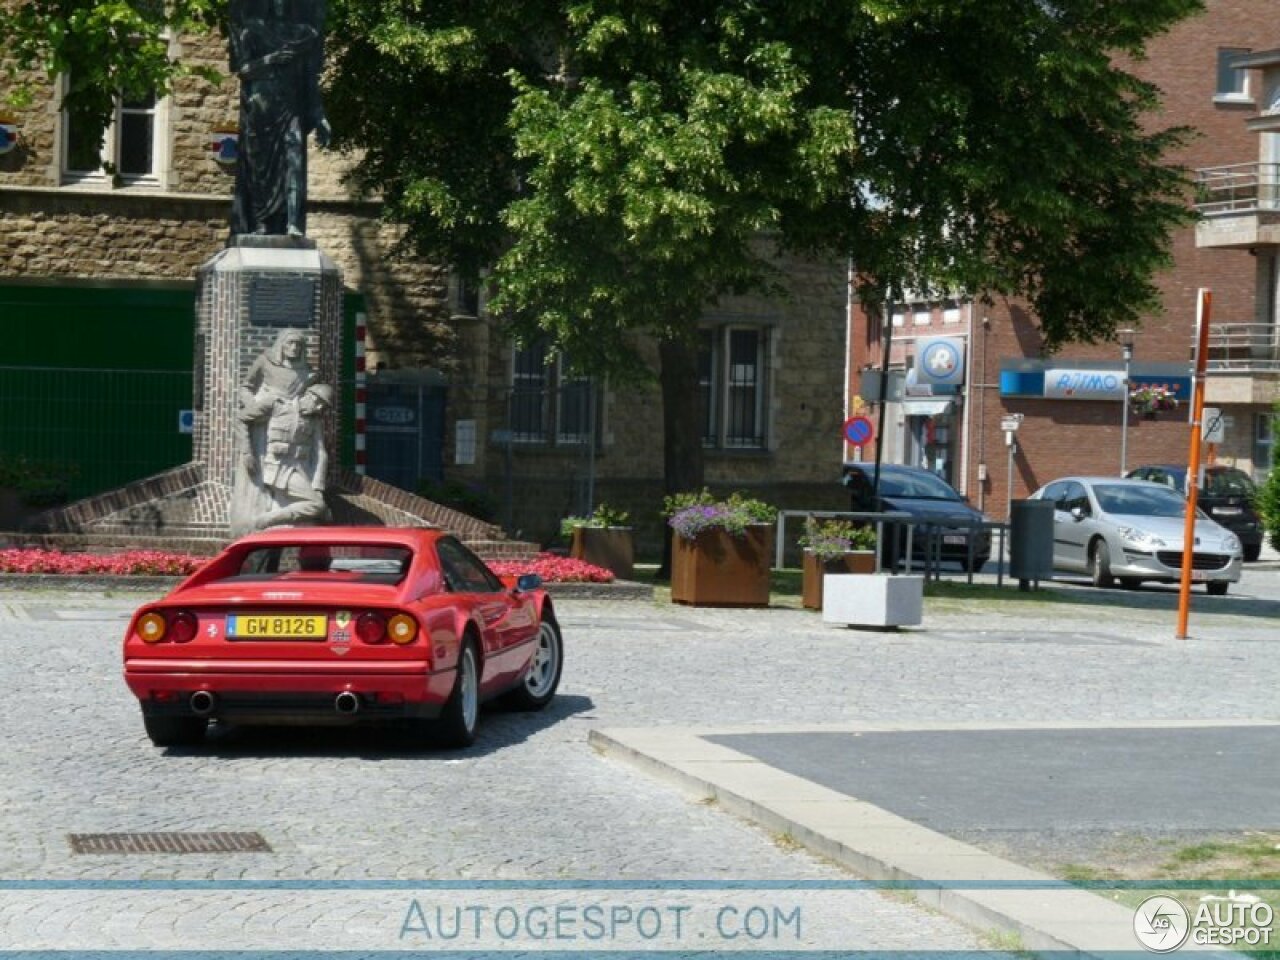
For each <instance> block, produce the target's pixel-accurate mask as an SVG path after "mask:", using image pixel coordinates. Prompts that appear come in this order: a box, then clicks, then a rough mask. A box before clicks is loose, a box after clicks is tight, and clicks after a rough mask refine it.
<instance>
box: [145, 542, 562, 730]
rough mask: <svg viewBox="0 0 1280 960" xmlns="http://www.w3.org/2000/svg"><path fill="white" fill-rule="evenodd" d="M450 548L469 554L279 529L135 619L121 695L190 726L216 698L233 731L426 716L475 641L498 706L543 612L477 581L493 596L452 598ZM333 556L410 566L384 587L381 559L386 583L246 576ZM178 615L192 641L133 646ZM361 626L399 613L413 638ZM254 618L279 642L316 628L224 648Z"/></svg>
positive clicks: (524, 660) (327, 573) (327, 574)
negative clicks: (190, 624) (268, 560)
mask: <svg viewBox="0 0 1280 960" xmlns="http://www.w3.org/2000/svg"><path fill="white" fill-rule="evenodd" d="M446 539H447V540H449V541H450V543H451V549H452V550H453V551H454V553H455V554H456V553H457V552H459V551H461V553H464V554H465V553H466V551H465V550H462V549H461V548H460V547H459V545H457V543H456V541H453V540H452V538H449V537H448V536H447V535H446V534H444V533H443V532H441V531H437V530H426V529H394V528H378V527H318V528H288V529H281V530H272V531H267V532H264V533H260V534H254V535H251V536H248V537H245V538H242V539H241V540H238V541H236V542H235V543H233V544H231V545H230V546H229V547H227V549H226V550H224V551H223V552H222V553H221V554H219V555H218V556H217V557H215V558H214V559H213V560H211V561H210V562H209V563H208V564H207V565H206V566H204V567H202V568H201V569H200V570H199V571H197V572H196V573H194V574H193V575H192V576H190V577H188V578H187V579H186V580H185V581H184V582H183V583H181V584H179V585H178V586H177V587H176V588H175V589H174V590H173V591H172V592H171V593H169V594H168V595H167V596H166V597H164V598H163V599H162V600H160V601H158V602H155V603H149V604H146V605H145V606H143V607H141V608H139V609H138V610H137V611H136V612H135V614H134V616H133V618H132V620H131V621H130V623H129V627H128V630H127V632H126V634H125V640H124V651H123V652H124V678H125V682H126V683H127V684H128V686H129V689H130V690H131V691H132V692H133V693H134V695H135V696H137V697H138V699H139V701H140V702H141V704H142V707H143V712H144V714H149V713H150V714H154V715H183V714H184V713H185V715H191V713H190V711H191V707H190V706H189V705H190V704H191V702H192V701H191V696H192V694H194V693H196V692H197V691H205V692H207V693H209V694H212V695H213V703H214V708H213V710H212V711H211V712H210V713H209V714H208V715H209V716H212V717H215V718H219V719H224V720H231V721H236V720H240V721H244V722H259V721H264V720H265V721H281V722H298V721H304V722H305V721H314V722H356V721H357V720H358V719H394V718H397V717H431V716H434V715H436V714H437V713H438V712H439V710H440V709H441V707H442V706H443V705H444V703H445V702H446V700H448V698H449V696H450V693H451V691H452V690H453V687H454V682H455V676H456V669H457V663H458V657H459V651H460V649H461V644H462V638H463V637H464V635H465V634H466V632H467V631H468V629H472V630H473V631H474V634H475V636H476V637H478V639H479V654H480V661H481V663H480V682H479V692H480V696H481V699H487V698H489V697H492V696H495V695H497V694H499V693H502V692H503V691H505V690H507V689H510V688H512V687H513V686H514V685H516V684H518V683H520V682H521V680H522V678H523V676H524V673H525V671H526V670H527V669H528V668H529V666H530V663H531V660H532V657H533V654H534V650H535V646H536V639H537V636H538V631H539V629H540V625H541V620H542V617H543V615H544V613H547V612H549V601H548V599H547V597H546V594H545V592H544V591H543V590H541V589H534V590H528V591H517V590H515V589H513V584H512V583H511V582H508V581H501V580H498V579H496V578H493V575H492V574H491V573H489V572H488V570H487V568H485V569H484V574H485V575H487V576H488V577H489V578H493V580H492V583H493V584H496V585H497V588H496V589H495V588H493V587H492V586H489V587H486V588H485V589H479V590H469V589H456V588H455V589H450V587H449V585H448V584H447V583H446V580H447V577H446V575H445V574H444V573H443V572H442V561H441V558H440V555H439V553H438V549H437V547H438V544H439V543H440V542H441V541H442V540H446ZM335 547H336V548H339V549H340V550H342V551H345V552H346V553H347V554H353V555H359V554H360V553H361V552H362V551H367V552H373V553H378V552H379V551H381V552H382V553H384V554H385V553H387V552H388V551H396V552H397V555H399V554H404V555H405V556H406V558H407V559H406V561H405V562H406V563H407V569H405V568H404V567H403V566H401V567H400V568H399V569H398V570H395V571H394V572H393V573H390V574H388V573H386V572H385V567H386V564H387V561H386V560H383V561H380V562H382V563H383V572H377V573H372V574H370V573H362V572H361V571H360V570H359V569H356V570H347V569H342V570H338V569H327V570H324V571H321V572H309V571H306V570H301V569H296V570H287V571H284V572H280V571H274V570H273V571H271V572H268V573H245V572H244V568H243V565H244V564H245V562H246V559H247V558H251V557H253V556H269V555H274V556H276V557H277V558H278V557H279V556H280V555H281V552H285V553H287V552H288V551H291V550H292V551H295V556H296V551H298V550H305V549H333V548H335ZM255 551H257V553H255ZM467 559H468V561H470V560H474V559H475V558H474V557H472V556H471V555H470V554H467ZM331 562H332V563H334V564H337V563H338V562H339V561H337V560H333V561H331ZM359 562H360V561H359V560H358V559H357V560H356V561H354V563H356V564H358V563H359ZM374 562H375V563H377V562H379V561H374ZM476 563H479V561H476ZM393 566H394V564H393ZM480 566H483V564H480ZM468 569H470V568H468ZM477 576H479V574H477ZM396 578H398V582H394V581H396ZM179 611H184V612H186V613H187V614H190V615H192V616H193V617H194V619H195V630H194V636H193V637H192V638H191V639H190V640H187V641H186V642H172V640H171V639H170V637H171V636H173V635H174V634H175V631H174V630H173V629H172V626H170V628H169V629H168V630H167V631H166V633H165V636H164V638H163V639H162V640H161V641H160V642H147V641H145V640H143V639H142V636H141V634H140V627H139V624H140V622H141V621H142V619H143V617H144V616H146V615H147V614H151V613H158V614H160V615H162V616H164V617H165V618H166V620H167V621H168V622H170V624H172V618H173V617H174V615H175V614H176V613H177V612H179ZM365 613H376V614H380V615H381V616H382V617H383V618H384V619H386V620H389V619H390V618H391V617H392V616H395V615H397V614H407V615H408V616H410V617H412V618H413V622H414V624H415V625H416V635H415V636H414V638H413V640H412V642H409V643H405V644H396V643H392V642H390V641H389V640H383V641H382V642H378V643H368V642H365V641H363V640H362V639H361V638H360V636H359V634H358V631H357V629H356V624H357V621H358V619H359V618H360V616H361V615H362V614H365ZM253 615H259V616H265V617H266V618H267V621H268V622H269V621H272V620H274V621H275V622H276V623H280V624H284V627H285V629H286V630H287V629H289V627H290V626H291V625H292V626H296V627H298V628H299V633H305V632H306V630H305V629H302V626H301V625H302V624H303V621H302V619H301V618H302V617H306V616H311V617H318V618H323V621H322V623H323V625H322V627H319V628H318V629H317V630H316V631H315V634H314V635H312V636H306V637H303V636H286V637H278V638H258V637H254V638H251V639H245V638H238V637H235V636H232V635H231V628H232V624H233V620H232V618H233V617H249V616H253ZM320 623H321V621H320V620H316V621H313V623H312V624H311V625H319V624H320ZM344 692H351V693H355V694H356V695H357V696H358V697H359V698H360V701H361V704H362V706H363V707H364V709H361V710H360V711H359V715H356V714H352V715H345V716H344V715H343V714H340V713H338V712H336V711H335V710H334V708H333V698H334V697H335V696H336V695H338V694H340V693H344Z"/></svg>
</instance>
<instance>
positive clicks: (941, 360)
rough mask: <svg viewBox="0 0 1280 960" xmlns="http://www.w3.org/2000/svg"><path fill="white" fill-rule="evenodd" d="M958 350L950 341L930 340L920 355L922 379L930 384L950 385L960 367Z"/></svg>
mask: <svg viewBox="0 0 1280 960" xmlns="http://www.w3.org/2000/svg"><path fill="white" fill-rule="evenodd" d="M961 363H962V361H961V357H960V350H959V348H958V347H957V346H956V345H955V343H953V342H952V341H951V340H931V341H930V342H929V343H928V344H926V345H925V348H924V350H923V351H922V352H921V354H920V372H921V373H922V374H923V377H922V379H924V380H925V381H927V382H930V383H952V382H954V381H955V380H956V378H957V377H958V375H959V373H960V370H961V369H962V367H961Z"/></svg>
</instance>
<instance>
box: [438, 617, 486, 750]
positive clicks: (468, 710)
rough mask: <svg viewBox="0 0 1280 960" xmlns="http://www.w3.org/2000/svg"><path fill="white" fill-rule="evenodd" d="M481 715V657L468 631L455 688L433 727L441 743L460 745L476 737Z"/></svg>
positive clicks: (451, 746) (471, 742)
mask: <svg viewBox="0 0 1280 960" xmlns="http://www.w3.org/2000/svg"><path fill="white" fill-rule="evenodd" d="M479 719H480V658H479V656H478V655H477V654H476V644H475V641H474V640H472V639H471V637H470V636H469V635H468V636H467V637H466V638H465V639H464V640H463V641H462V649H461V650H459V651H458V674H457V677H456V679H455V680H454V682H453V692H452V693H450V694H449V699H448V700H447V701H445V705H444V709H443V710H442V711H441V712H440V716H439V717H438V718H436V721H435V725H434V727H433V728H432V739H433V740H434V741H435V743H436V744H437V745H438V746H441V747H449V748H452V749H458V748H461V747H469V746H471V744H473V743H475V741H476V727H477V726H478V724H479Z"/></svg>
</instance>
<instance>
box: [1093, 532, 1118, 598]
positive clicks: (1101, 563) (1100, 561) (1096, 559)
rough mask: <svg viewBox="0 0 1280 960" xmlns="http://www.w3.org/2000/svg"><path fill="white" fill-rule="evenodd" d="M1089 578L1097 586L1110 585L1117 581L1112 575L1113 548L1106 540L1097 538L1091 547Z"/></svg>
mask: <svg viewBox="0 0 1280 960" xmlns="http://www.w3.org/2000/svg"><path fill="white" fill-rule="evenodd" d="M1089 579H1091V580H1092V581H1093V585H1094V586H1095V587H1110V586H1113V585H1114V584H1115V582H1116V579H1115V577H1113V576H1112V575H1111V550H1110V549H1109V548H1108V547H1107V542H1106V541H1105V540H1095V541H1093V546H1092V547H1090V548H1089Z"/></svg>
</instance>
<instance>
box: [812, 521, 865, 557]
mask: <svg viewBox="0 0 1280 960" xmlns="http://www.w3.org/2000/svg"><path fill="white" fill-rule="evenodd" d="M799 543H800V546H801V547H803V548H804V549H805V550H808V551H809V552H810V553H812V554H813V555H814V556H815V557H817V558H818V559H819V560H834V559H835V558H836V557H840V556H843V555H844V554H846V553H849V552H850V551H852V550H873V549H875V545H876V532H875V530H874V529H873V528H872V527H869V526H866V525H865V524H856V523H854V522H852V521H851V520H818V519H817V518H816V517H807V518H805V521H804V533H803V534H801V536H800V540H799Z"/></svg>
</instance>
